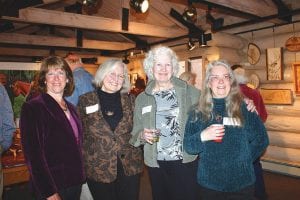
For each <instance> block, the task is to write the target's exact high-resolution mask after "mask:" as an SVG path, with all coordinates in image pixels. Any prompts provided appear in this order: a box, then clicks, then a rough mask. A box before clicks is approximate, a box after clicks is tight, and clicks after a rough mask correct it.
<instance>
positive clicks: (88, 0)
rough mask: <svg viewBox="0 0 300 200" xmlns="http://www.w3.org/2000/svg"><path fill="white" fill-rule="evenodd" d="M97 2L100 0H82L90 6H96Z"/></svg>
mask: <svg viewBox="0 0 300 200" xmlns="http://www.w3.org/2000/svg"><path fill="white" fill-rule="evenodd" d="M97 3H98V0H82V5H84V6H88V7H93V6H96V5H97Z"/></svg>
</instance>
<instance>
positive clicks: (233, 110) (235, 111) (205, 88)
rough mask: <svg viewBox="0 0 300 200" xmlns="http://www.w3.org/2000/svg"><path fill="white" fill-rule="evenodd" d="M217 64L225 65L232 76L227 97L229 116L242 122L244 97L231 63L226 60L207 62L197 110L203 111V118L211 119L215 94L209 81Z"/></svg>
mask: <svg viewBox="0 0 300 200" xmlns="http://www.w3.org/2000/svg"><path fill="white" fill-rule="evenodd" d="M216 66H223V67H225V68H226V69H227V71H228V74H229V76H230V85H231V88H230V91H229V94H228V95H227V97H225V105H226V110H227V115H228V117H232V118H236V119H237V120H238V121H239V122H240V123H241V124H242V123H243V117H242V113H241V104H242V102H243V97H242V95H241V93H240V89H239V85H238V83H237V81H236V78H235V77H234V75H233V72H232V70H231V68H230V65H229V64H228V63H227V61H225V60H216V61H212V62H210V63H208V64H207V66H206V76H205V79H204V81H203V84H202V91H201V96H200V99H199V103H198V108H197V111H198V112H201V116H202V119H203V120H204V121H209V120H211V119H212V117H213V116H212V111H213V106H214V105H213V96H212V90H211V88H210V87H209V81H210V76H211V75H212V74H211V71H212V68H214V67H216Z"/></svg>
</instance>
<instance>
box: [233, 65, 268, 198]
mask: <svg viewBox="0 0 300 200" xmlns="http://www.w3.org/2000/svg"><path fill="white" fill-rule="evenodd" d="M231 69H232V70H233V73H234V75H235V77H236V80H237V82H238V84H239V86H240V90H241V92H242V94H243V95H244V96H245V97H248V98H249V99H252V100H253V102H254V105H255V107H256V110H257V112H258V115H259V116H260V118H261V120H262V121H263V122H266V120H267V117H268V113H267V110H266V107H265V104H264V102H263V99H262V97H261V95H260V93H259V91H258V90H255V89H252V88H250V87H248V86H247V83H248V79H247V77H246V76H245V69H244V68H243V67H242V66H241V65H233V66H231ZM253 166H254V171H255V176H256V181H255V197H256V198H257V199H259V200H267V199H268V198H267V194H266V189H265V183H264V178H263V169H262V166H261V163H260V158H258V159H257V160H256V161H254V163H253Z"/></svg>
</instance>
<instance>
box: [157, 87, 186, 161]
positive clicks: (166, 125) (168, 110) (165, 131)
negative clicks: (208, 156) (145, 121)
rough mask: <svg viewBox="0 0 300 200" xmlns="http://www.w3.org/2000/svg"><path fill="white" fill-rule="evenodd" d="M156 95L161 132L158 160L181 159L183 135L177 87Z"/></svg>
mask: <svg viewBox="0 0 300 200" xmlns="http://www.w3.org/2000/svg"><path fill="white" fill-rule="evenodd" d="M154 97H155V100H156V104H157V111H156V128H157V129H160V134H161V135H160V138H159V141H158V143H157V152H158V155H157V160H181V159H182V139H181V138H182V137H181V136H180V127H179V105H178V100H177V96H176V93H175V89H174V88H172V89H169V90H164V91H158V92H155V93H154Z"/></svg>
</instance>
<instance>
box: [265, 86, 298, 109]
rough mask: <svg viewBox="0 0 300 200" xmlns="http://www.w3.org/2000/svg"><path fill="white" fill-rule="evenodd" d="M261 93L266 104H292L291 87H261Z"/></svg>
mask: <svg viewBox="0 0 300 200" xmlns="http://www.w3.org/2000/svg"><path fill="white" fill-rule="evenodd" d="M259 91H260V94H261V96H262V98H263V101H264V103H265V104H269V105H272V104H273V105H274V104H276V105H291V104H293V95H292V91H291V90H290V89H264V88H261V89H260V90H259Z"/></svg>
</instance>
